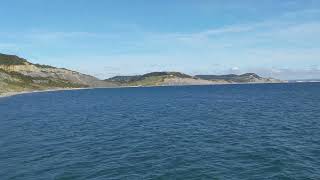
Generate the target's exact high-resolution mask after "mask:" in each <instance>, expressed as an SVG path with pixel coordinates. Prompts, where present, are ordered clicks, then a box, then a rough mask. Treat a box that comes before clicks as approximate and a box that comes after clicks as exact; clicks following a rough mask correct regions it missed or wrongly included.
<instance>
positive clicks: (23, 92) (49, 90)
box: [0, 82, 308, 98]
mask: <svg viewBox="0 0 320 180" xmlns="http://www.w3.org/2000/svg"><path fill="white" fill-rule="evenodd" d="M299 83H308V82H279V83H229V84H193V85H192V84H190V85H154V86H117V87H86V88H57V89H47V90H32V91H20V92H14V91H12V92H5V93H2V94H0V98H6V97H12V96H16V95H22V94H32V93H44V92H58V91H76V90H86V89H116V88H148V87H179V86H217V85H218V86H220V85H253V84H299Z"/></svg>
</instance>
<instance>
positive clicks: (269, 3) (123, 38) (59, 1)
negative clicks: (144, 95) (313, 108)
mask: <svg viewBox="0 0 320 180" xmlns="http://www.w3.org/2000/svg"><path fill="white" fill-rule="evenodd" d="M0 22H1V25H0V27H1V28H0V52H2V53H10V54H17V55H19V56H22V57H25V58H27V59H29V60H30V61H32V62H36V63H41V64H50V65H54V66H58V67H66V68H70V69H73V70H78V71H81V72H83V73H88V74H91V75H95V76H97V77H100V78H106V77H110V76H114V75H132V74H141V73H146V72H150V71H183V72H185V73H189V74H224V73H244V72H256V73H259V74H261V75H264V76H273V77H278V78H282V79H297V78H320V35H319V34H320V1H318V0H281V1H279V0H259V1H257V0H241V1H238V0H176V1H174V0H161V1H160V0H159V1H158V0H157V1H156V0H153V1H151V0H68V1H66V0H50V1H49V0H1V6H0Z"/></svg>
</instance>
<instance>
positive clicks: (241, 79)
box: [195, 73, 283, 83]
mask: <svg viewBox="0 0 320 180" xmlns="http://www.w3.org/2000/svg"><path fill="white" fill-rule="evenodd" d="M195 77H197V78H200V79H205V80H210V81H215V80H224V81H227V82H229V83H281V82H283V81H281V80H278V79H273V78H263V77H260V76H258V75H257V74H254V73H246V74H241V75H236V74H228V75H196V76H195Z"/></svg>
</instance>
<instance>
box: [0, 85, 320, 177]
mask: <svg viewBox="0 0 320 180" xmlns="http://www.w3.org/2000/svg"><path fill="white" fill-rule="evenodd" d="M0 179H1V180H2V179H23V180H26V179H227V180H230V179H320V83H318V84H317V83H304V84H273V85H272V84H269V85H268V84H266V85H222V86H187V87H154V88H126V89H96V90H79V91H62V92H46V93H35V94H25V95H18V96H14V97H10V98H2V99H0Z"/></svg>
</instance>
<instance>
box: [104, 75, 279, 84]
mask: <svg viewBox="0 0 320 180" xmlns="http://www.w3.org/2000/svg"><path fill="white" fill-rule="evenodd" d="M106 81H109V82H114V83H117V84H119V85H122V86H170V85H172V86H176V85H210V84H232V83H280V82H282V81H281V80H277V79H273V78H263V77H260V76H258V75H257V74H254V73H246V74H242V75H235V74H230V75H196V76H190V75H187V74H183V73H179V72H153V73H148V74H144V75H136V76H115V77H112V78H109V79H107V80H106Z"/></svg>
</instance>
